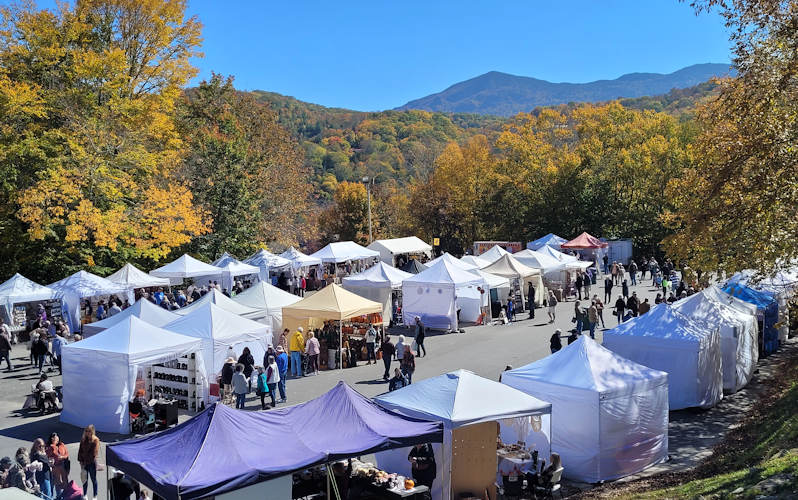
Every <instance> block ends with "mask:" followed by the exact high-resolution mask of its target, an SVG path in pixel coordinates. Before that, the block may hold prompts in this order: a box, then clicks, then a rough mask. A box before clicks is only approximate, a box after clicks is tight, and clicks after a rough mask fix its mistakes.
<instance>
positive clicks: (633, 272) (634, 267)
mask: <svg viewBox="0 0 798 500" xmlns="http://www.w3.org/2000/svg"><path fill="white" fill-rule="evenodd" d="M629 277H630V278H632V285H633V286H634V285H637V262H635V261H634V259H632V263H631V264H629Z"/></svg>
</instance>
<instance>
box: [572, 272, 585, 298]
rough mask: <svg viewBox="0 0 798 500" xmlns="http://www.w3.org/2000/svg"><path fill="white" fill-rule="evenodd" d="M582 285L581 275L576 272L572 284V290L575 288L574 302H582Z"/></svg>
mask: <svg viewBox="0 0 798 500" xmlns="http://www.w3.org/2000/svg"><path fill="white" fill-rule="evenodd" d="M583 284H584V279H583V278H582V273H581V272H579V271H577V272H576V280H575V282H574V288H576V300H582V285H583Z"/></svg>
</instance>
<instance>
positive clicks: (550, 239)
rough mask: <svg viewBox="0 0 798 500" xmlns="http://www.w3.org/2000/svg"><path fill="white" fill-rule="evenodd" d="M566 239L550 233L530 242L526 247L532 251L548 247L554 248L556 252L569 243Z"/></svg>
mask: <svg viewBox="0 0 798 500" xmlns="http://www.w3.org/2000/svg"><path fill="white" fill-rule="evenodd" d="M567 241H568V240H566V239H565V238H561V237H559V236H557V235H556V234H554V233H549V234H547V235H546V236H543V237H542V238H538V239H536V240H535V241H530V242H529V243H527V244H526V247H527V248H528V249H530V250H538V249H540V248H542V247H544V246H546V245H548V246H550V247H552V248H554V249H555V250H557V249H559V248H560V245H562V244H563V243H565V242H567Z"/></svg>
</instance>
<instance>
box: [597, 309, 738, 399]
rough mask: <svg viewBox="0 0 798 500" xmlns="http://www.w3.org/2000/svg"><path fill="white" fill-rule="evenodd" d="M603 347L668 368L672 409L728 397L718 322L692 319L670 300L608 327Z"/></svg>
mask: <svg viewBox="0 0 798 500" xmlns="http://www.w3.org/2000/svg"><path fill="white" fill-rule="evenodd" d="M604 347H606V348H608V349H610V350H611V351H613V352H615V353H617V354H619V355H621V356H623V357H624V358H627V359H630V360H632V361H634V362H636V363H640V364H641V365H643V366H647V367H649V368H653V369H655V370H662V371H664V372H666V373H667V374H668V404H669V405H670V409H671V410H680V409H682V408H691V407H701V408H711V407H712V406H715V405H716V404H717V403H718V402H719V401H720V400H721V399H722V398H723V355H722V354H721V349H720V333H719V332H718V327H717V326H715V327H714V328H711V329H710V328H708V327H707V326H706V325H704V324H702V323H697V322H695V321H692V320H690V319H688V318H687V317H686V316H683V315H682V314H680V313H678V312H676V311H674V310H673V309H672V308H671V306H669V305H667V304H658V305H655V306H654V307H652V308H651V310H650V311H649V312H647V313H646V314H643V315H642V316H638V317H637V318H633V319H631V320H629V321H626V322H625V323H621V324H620V325H618V326H617V327H615V328H613V329H611V330H607V331H605V332H604Z"/></svg>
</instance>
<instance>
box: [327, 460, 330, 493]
mask: <svg viewBox="0 0 798 500" xmlns="http://www.w3.org/2000/svg"><path fill="white" fill-rule="evenodd" d="M329 499H330V464H329V463H328V464H327V500H329Z"/></svg>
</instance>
